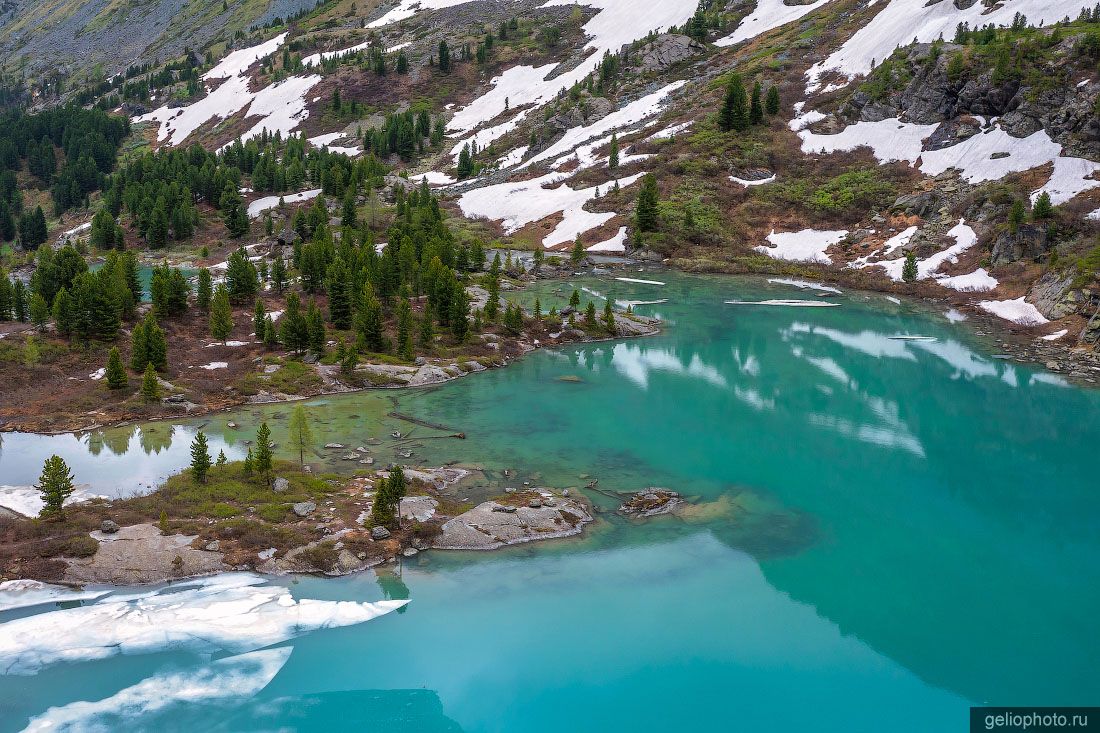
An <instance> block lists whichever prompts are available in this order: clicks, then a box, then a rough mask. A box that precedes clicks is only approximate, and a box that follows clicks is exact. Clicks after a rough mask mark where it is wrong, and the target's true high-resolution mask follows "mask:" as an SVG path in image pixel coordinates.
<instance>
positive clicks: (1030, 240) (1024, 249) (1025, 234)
mask: <svg viewBox="0 0 1100 733" xmlns="http://www.w3.org/2000/svg"><path fill="white" fill-rule="evenodd" d="M1049 251H1050V236H1049V235H1048V233H1047V228H1046V227H1045V226H1042V225H1037V224H1021V225H1020V227H1019V229H1018V230H1017V231H1016V232H1015V233H1013V232H1011V231H1009V230H1007V229H1006V230H1004V231H1003V232H1001V233H1000V234H999V235H997V239H996V240H995V241H994V242H993V253H992V261H993V265H994V266H997V265H1007V264H1008V263H1009V262H1016V261H1018V260H1032V261H1037V260H1039V258H1041V257H1042V256H1043V255H1045V254H1046V253H1047V252H1049Z"/></svg>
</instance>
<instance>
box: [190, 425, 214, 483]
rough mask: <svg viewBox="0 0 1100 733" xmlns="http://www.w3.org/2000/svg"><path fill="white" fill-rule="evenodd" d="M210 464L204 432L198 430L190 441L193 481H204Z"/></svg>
mask: <svg viewBox="0 0 1100 733" xmlns="http://www.w3.org/2000/svg"><path fill="white" fill-rule="evenodd" d="M210 465H211V462H210V449H209V447H208V446H207V443H206V434H205V433H203V432H202V431H201V430H200V431H199V432H198V433H196V434H195V440H194V441H192V443H191V477H192V478H193V479H195V483H199V484H205V483H206V475H207V474H208V473H209V472H210Z"/></svg>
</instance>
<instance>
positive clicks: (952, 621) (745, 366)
mask: <svg viewBox="0 0 1100 733" xmlns="http://www.w3.org/2000/svg"><path fill="white" fill-rule="evenodd" d="M630 276H634V275H633V274H632V275H630ZM636 277H637V278H639V279H652V280H659V281H664V282H665V283H667V284H666V285H664V286H657V285H645V284H637V283H623V282H618V281H615V280H612V279H604V280H602V281H595V280H585V281H583V282H582V281H578V282H577V283H576V284H577V285H578V286H584V287H586V288H588V290H589V291H592V292H593V293H599V294H601V295H607V294H609V293H610V294H613V297H616V298H619V299H629V300H639V301H648V300H658V299H664V298H667V299H668V302H667V303H663V304H655V305H643V306H638V307H637V310H638V312H640V313H646V314H657V315H660V316H661V317H662V318H664V319H665V320H666V321H667V323H668V326H667V328H666V329H665V331H664V333H662V334H661V335H660V336H657V337H654V338H649V339H641V340H633V341H627V342H608V343H602V344H592V345H585V346H578V347H568V348H565V349H561V350H558V351H555V352H538V353H535V354H532V355H530V356H529V357H527V358H525V359H523V360H521V361H520V362H518V363H516V364H513V365H511V366H510V367H508V368H507V369H501V370H493V371H490V372H487V373H484V374H479V375H474V376H472V377H468V378H464V379H461V380H458V381H456V382H452V383H450V384H448V385H444V386H441V387H438V388H433V389H425V390H415V391H407V392H371V393H365V394H358V395H349V396H343V397H330V398H325V399H321V400H314V401H311V402H310V403H308V404H309V405H310V411H311V414H312V415H313V417H314V422H315V432H316V433H317V437H318V442H319V444H324V443H327V442H339V443H343V444H346V445H348V446H349V447H355V446H359V445H363V444H367V447H369V448H370V449H371V451H372V453H373V454H374V455H375V456H377V458H378V459H379V464H382V463H385V462H388V461H390V460H393V459H394V458H395V456H396V455H397V454H396V451H405V450H412V451H413V457H412V458H410V459H404V458H400V460H402V461H403V462H409V463H415V464H419V465H439V464H441V463H443V462H446V461H463V462H478V463H480V464H482V465H483V466H484V467H485V468H486V469H487V471H488V477H489V479H488V485H487V486H480V487H478V486H473V487H463V489H462V494H463V496H472V497H475V498H476V497H478V496H480V495H482V494H488V493H492V492H495V491H499V490H500V488H502V487H504V486H508V485H518V484H519V482H521V481H524V480H530V481H532V482H533V483H536V484H537V483H540V482H543V483H547V484H550V485H554V486H557V487H567V486H571V487H580V486H583V485H584V484H585V483H587V481H588V477H592V478H598V479H599V488H600V489H603V490H606V491H617V490H634V489H638V488H641V487H644V486H653V485H660V486H669V487H671V488H674V489H676V490H678V491H681V492H682V493H684V494H686V495H689V496H691V497H693V498H694V499H695V501H696V502H698V504H699V505H700V507H701V510H698V511H696V512H695V514H694V515H693V516H691V517H690V518H688V519H686V520H685V519H678V518H667V517H666V518H659V519H656V520H652V521H650V522H647V523H633V522H627V521H624V520H621V519H619V518H617V517H615V516H614V515H613V514H610V513H603V514H601V522H600V523H599V524H598V525H597V526H596V527H594V528H592V529H591V531H590V532H589V533H588V534H587V535H586V536H585V537H584V538H583V539H578V540H571V541H565V542H558V543H550V544H546V545H542V546H529V547H520V548H513V549H511V550H507V551H503V552H499V553H492V554H487V555H479V554H470V553H454V554H443V553H426V554H425V555H422V556H420V557H418V558H416V559H414V560H412V561H406V562H405V563H404V565H403V568H402V569H401V570H400V575H399V576H398V575H397V574H395V573H392V572H389V571H386V572H383V573H381V574H379V575H378V576H377V577H376V576H375V575H374V574H366V575H362V576H357V577H352V578H346V579H341V580H321V579H312V578H306V579H300V580H297V581H285V582H286V583H288V584H290V587H291V589H292V592H293V593H294V595H295V596H296V597H302V598H315V599H349V600H377V599H379V598H382V597H398V598H405V597H407V598H411V599H412V602H411V603H410V605H409V606H408V607H407V608H406V609H404V610H403V611H402V612H399V613H394V614H390V615H389V616H386V617H383V618H381V619H377V620H375V621H371V622H369V623H366V624H363V625H360V626H350V627H345V628H340V629H330V630H325V631H316V632H313V633H310V634H307V635H305V636H302V637H300V638H297V639H294V640H293V641H290V642H287V644H288V645H290V646H292V647H293V652H292V653H291V654H290V656H289V659H288V660H287V661H286V663H285V665H284V666H283V667H282V668H281V670H280V671H279V672H278V674H277V675H275V677H274V679H273V680H271V682H270V684H268V685H267V686H266V688H264V689H263V691H262V692H260V693H259V694H258V695H255V696H252V693H251V692H247V693H242V695H241V696H239V697H236V698H232V697H231V698H229V699H225V698H219V699H217V700H209V701H208V702H207V703H206V704H201V703H198V702H194V701H192V702H187V703H173V704H167V705H166V706H165V707H164V708H163V709H161V710H158V711H148V710H145V711H142V712H141V713H140V715H138V713H137V712H135V714H134V716H133V717H125V716H124V717H123V718H109V720H110V721H112V722H114V723H115V724H116V727H117V725H125V727H126V728H127V729H129V730H136V729H142V728H143V726H144V727H145V729H155V728H160V729H165V727H166V726H167V728H169V729H171V728H173V727H178V728H191V729H194V728H195V727H196V726H198V727H200V728H208V729H209V726H210V725H211V724H210V723H209V721H210V720H211V717H210V716H211V714H212V713H216V719H217V720H219V721H221V722H220V723H219V725H221V726H222V729H225V730H242V729H259V728H263V729H273V728H276V727H278V726H289V727H291V728H297V729H300V730H307V729H309V730H312V729H319V730H321V729H333V728H334V727H338V726H339V725H345V724H349V722H348V721H351V722H354V723H356V724H362V725H371V726H372V727H375V728H380V729H385V730H415V731H435V730H440V731H443V730H447V731H451V730H464V731H516V730H525V731H531V730H534V731H541V730H545V731H560V730H563V729H573V730H584V731H588V730H592V731H597V730H668V729H670V728H671V729H696V728H705V727H712V726H713V725H714V724H715V723H716V722H719V721H720V722H722V723H725V722H726V721H729V723H730V724H731V725H734V726H735V727H736V728H737V729H743V730H799V729H813V730H825V731H833V730H835V731H879V730H897V731H910V730H911V731H929V730H965V729H966V719H967V718H966V716H967V708H968V707H969V706H970V705H972V704H983V703H990V704H1049V705H1071V704H1079V705H1085V704H1090V703H1094V702H1095V699H1096V694H1097V693H1096V691H1097V690H1098V689H1100V671H1098V667H1097V664H1096V660H1097V658H1098V656H1100V638H1098V636H1097V634H1095V619H1096V617H1097V614H1098V612H1100V539H1098V538H1100V534H1098V532H1097V530H1098V528H1100V502H1098V500H1097V497H1096V492H1095V486H1096V482H1095V468H1094V453H1095V448H1094V447H1095V445H1097V441H1098V440H1100V420H1098V419H1097V415H1098V414H1100V413H1098V408H1100V394H1098V393H1097V392H1093V391H1085V390H1081V389H1078V388H1076V387H1071V386H1068V385H1065V384H1060V383H1059V380H1058V379H1057V378H1054V377H1052V375H1048V374H1044V373H1042V372H1036V371H1033V370H1032V369H1030V368H1027V367H1023V366H1020V365H1016V364H1012V363H1009V362H1005V361H1001V360H997V359H994V358H992V356H991V355H990V353H991V352H989V351H988V350H986V349H984V348H983V347H982V346H981V345H980V344H979V343H978V342H977V341H976V340H975V339H974V338H972V337H971V336H970V335H969V334H968V331H967V329H966V325H965V324H961V325H960V324H952V323H950V322H949V321H948V319H947V318H945V317H944V316H942V315H941V314H939V313H935V312H930V311H928V310H927V309H926V308H924V307H923V306H916V305H912V304H904V305H901V306H898V305H894V304H892V303H890V302H888V301H886V300H885V299H884V298H882V297H881V296H877V295H872V294H858V293H852V294H845V295H844V296H842V297H840V298H839V299H837V302H840V303H842V304H843V305H842V307H839V308H786V307H764V306H759V307H757V306H744V305H739V306H734V305H726V304H724V301H726V300H762V299H777V298H804V299H816V298H815V296H814V295H812V294H811V293H807V292H800V291H797V290H794V289H792V288H789V287H786V286H774V285H768V284H766V283H764V282H762V281H760V280H755V279H728V278H727V279H720V278H706V277H694V276H686V275H677V274H673V273H660V274H655V273H645V274H637V275H636ZM557 290H561V292H560V293H557V292H555V291H557ZM569 290H570V288H569V286H562V285H561V284H543V285H542V286H541V290H540V292H539V293H538V295H539V297H540V299H541V303H542V307H543V310H547V309H548V308H549V307H550V305H553V304H557V305H559V307H560V304H561V302H562V301H559V300H555V299H556V298H564V297H565V296H567V295H568V292H569ZM522 297H523V298H524V299H527V300H530V299H533V298H534V297H535V295H534V294H524V295H523V296H522ZM586 297H589V296H587V295H586ZM591 297H594V296H591ZM597 305H598V306H602V301H597ZM897 335H927V336H934V337H936V339H937V340H936V341H902V340H894V339H891V338H889V337H890V336H897ZM562 377H570V378H571V379H570V380H568V381H563V380H562V379H561V378H562ZM573 378H576V379H573ZM578 380H579V381H578ZM390 412H398V413H401V414H406V415H413V416H416V417H419V418H422V419H426V420H429V421H431V422H434V423H441V424H443V425H446V426H448V427H449V428H452V429H454V430H459V431H463V432H465V433H466V434H467V439H466V440H456V439H453V438H440V437H433V436H439V435H442V434H443V433H441V432H439V431H434V430H430V429H427V428H423V427H415V428H414V427H413V426H412V425H411V424H409V423H405V422H402V421H401V420H399V419H397V418H394V417H389V416H388V413H390ZM288 413H289V408H288V407H287V406H286V405H274V406H264V407H257V408H251V409H246V410H241V411H236V412H233V413H228V414H223V415H217V416H212V417H208V418H206V419H204V420H198V421H193V422H191V423H188V424H180V425H176V426H170V425H167V424H158V425H154V426H144V427H142V428H130V429H124V430H109V431H104V432H102V433H100V434H95V435H90V436H80V437H74V436H54V437H48V438H47V437H41V436H31V435H20V434H12V435H5V436H3V450H2V452H0V484H28V483H31V482H33V481H34V479H35V478H36V477H37V472H38V470H39V469H40V466H41V463H42V460H43V459H44V458H45V457H46V456H48V455H49V454H50V453H52V452H59V453H61V454H62V455H63V456H65V458H66V460H68V461H69V463H70V465H72V466H73V468H74V472H75V474H76V476H77V480H78V481H83V482H87V483H89V484H90V488H91V489H92V490H93V491H95V492H96V493H105V494H110V495H125V494H127V493H130V492H134V491H140V490H144V488H145V487H146V486H147V485H149V484H153V483H155V482H156V481H157V480H159V479H160V478H161V477H163V476H164V475H166V474H167V473H169V472H172V471H174V470H178V469H179V468H180V467H181V466H182V465H184V464H185V463H186V461H187V458H188V457H187V445H188V444H189V442H190V439H191V435H192V434H193V431H194V430H195V429H196V427H197V426H198V425H200V424H202V425H204V426H205V427H204V430H206V432H207V433H208V434H209V435H210V436H211V438H212V440H211V443H212V447H213V448H214V450H215V451H216V450H217V449H219V448H222V447H223V446H224V447H226V450H227V453H228V454H230V455H239V454H240V451H241V450H243V446H242V445H241V443H240V441H241V440H245V439H250V438H252V437H253V435H254V429H255V425H256V424H257V422H258V421H259V420H260V419H267V420H269V421H270V422H271V423H272V425H273V428H274V438H275V440H276V442H277V443H279V442H283V437H282V436H283V433H282V431H283V429H284V428H285V422H286V421H285V416H286V415H287V414H288ZM229 420H233V421H235V422H237V423H239V425H240V427H239V428H238V429H236V430H233V429H229V428H228V427H227V426H226V423H227V421H229ZM410 429H412V433H411V435H409V436H408V437H407V438H403V439H402V440H401V441H396V440H394V439H393V438H392V437H390V434H391V432H393V431H394V430H400V431H402V432H407V431H409V430H410ZM374 443H377V444H374ZM344 453H346V451H324V450H321V451H319V454H320V455H317V456H314V457H313V458H312V462H313V463H314V465H317V466H319V467H320V466H322V465H323V466H326V467H330V468H334V469H339V470H344V471H351V470H353V469H355V468H362V467H361V466H358V465H357V464H355V463H353V462H344V461H342V460H341V456H342V455H343V454H344ZM506 469H510V470H511V471H512V473H510V474H506V473H504V471H505V470H506ZM592 498H593V500H594V501H595V502H596V503H597V504H598V505H599V506H600V507H602V508H605V509H610V508H613V506H614V505H615V503H616V502H615V501H614V500H613V499H612V498H610V497H608V496H606V495H604V494H592ZM37 610H41V609H37ZM47 610H48V609H47ZM27 613H31V612H30V611H20V612H12V613H11V614H9V615H26V614H27ZM3 618H5V617H4V616H0V619H3ZM2 633H3V626H0V634H2ZM215 656H219V655H215ZM207 664H209V657H207V656H203V655H201V654H193V653H183V652H170V653H169V652H165V653H161V654H145V655H140V656H131V657H116V658H113V659H110V660H101V661H85V662H78V663H77V662H74V663H71V664H65V665H60V666H55V667H51V668H49V669H47V670H45V671H43V672H40V673H39V674H38V675H36V676H33V677H13V676H8V677H0V709H2V710H4V711H5V712H6V713H7V714H5V715H3V716H0V730H18V729H20V728H22V727H23V726H24V725H26V723H27V721H28V719H29V718H31V717H33V716H36V715H39V714H41V713H42V712H43V711H45V710H46V709H47V708H48V707H50V706H57V705H64V704H66V703H71V702H73V701H75V700H90V701H92V700H100V699H103V698H108V697H110V696H112V695H116V694H117V693H119V691H120V690H123V689H124V688H128V687H130V686H132V685H135V684H138V683H140V682H141V681H142V680H146V679H149V678H153V679H154V680H155V679H156V678H157V677H156V676H157V675H158V674H161V675H163V674H165V673H166V672H167V671H169V670H172V671H176V672H180V671H184V672H186V671H187V670H198V669H200V668H202V667H204V665H207ZM0 666H3V660H0ZM243 689H248V686H247V685H246V686H245V687H244V688H243ZM218 706H224V707H218ZM303 711H308V715H309V717H308V719H303V718H302V717H301V716H302V715H303ZM88 714H89V715H93V714H95V713H93V712H89V713H88ZM349 715H352V716H353V717H351V718H349V717H348V716H349ZM97 720H100V722H103V721H104V720H107V719H103V718H97ZM120 721H124V722H120ZM884 721H888V722H886V723H884ZM109 727H110V726H109Z"/></svg>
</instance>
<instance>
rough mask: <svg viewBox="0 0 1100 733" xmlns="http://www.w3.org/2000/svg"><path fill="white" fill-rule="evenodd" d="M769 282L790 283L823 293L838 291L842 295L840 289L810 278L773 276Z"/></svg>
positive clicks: (796, 286) (776, 283) (802, 288)
mask: <svg viewBox="0 0 1100 733" xmlns="http://www.w3.org/2000/svg"><path fill="white" fill-rule="evenodd" d="M768 282H770V283H773V284H775V285H790V286H791V287H795V288H799V289H801V290H820V291H821V292H823V293H836V294H837V295H840V294H841V292H840V289H839V288H834V287H833V286H831V285H823V284H822V283H815V282H812V281H810V280H794V279H792V278H787V277H771V278H768Z"/></svg>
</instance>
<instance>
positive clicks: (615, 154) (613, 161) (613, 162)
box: [607, 132, 619, 170]
mask: <svg viewBox="0 0 1100 733" xmlns="http://www.w3.org/2000/svg"><path fill="white" fill-rule="evenodd" d="M607 167H608V168H609V169H611V170H618V168H619V135H618V133H615V132H613V133H611V152H610V153H608V156H607Z"/></svg>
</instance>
